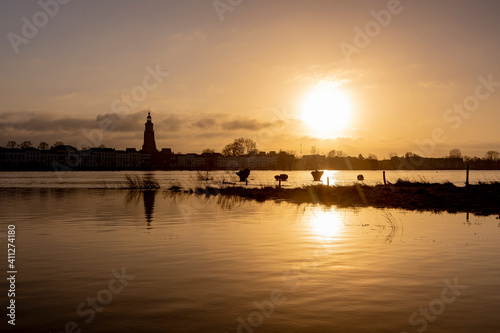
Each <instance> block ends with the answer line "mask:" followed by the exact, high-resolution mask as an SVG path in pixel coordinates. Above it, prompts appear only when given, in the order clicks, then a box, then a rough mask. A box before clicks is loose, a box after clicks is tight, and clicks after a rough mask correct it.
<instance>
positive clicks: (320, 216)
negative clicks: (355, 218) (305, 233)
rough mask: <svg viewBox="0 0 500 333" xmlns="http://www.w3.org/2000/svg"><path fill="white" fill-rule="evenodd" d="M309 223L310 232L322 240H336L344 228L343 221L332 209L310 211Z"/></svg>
mask: <svg viewBox="0 0 500 333" xmlns="http://www.w3.org/2000/svg"><path fill="white" fill-rule="evenodd" d="M309 223H310V225H311V227H312V231H313V232H314V233H315V234H316V235H318V236H319V237H321V238H322V239H324V240H331V239H332V238H337V237H338V236H339V234H340V232H341V231H342V229H343V227H344V220H343V218H342V216H341V215H340V214H339V212H338V211H335V210H334V209H326V210H325V209H316V210H312V211H311V215H310V220H309Z"/></svg>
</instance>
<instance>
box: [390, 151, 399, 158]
mask: <svg viewBox="0 0 500 333" xmlns="http://www.w3.org/2000/svg"><path fill="white" fill-rule="evenodd" d="M394 157H398V153H395V152H393V151H391V152H390V153H389V159H391V160H392V159H393V158H394Z"/></svg>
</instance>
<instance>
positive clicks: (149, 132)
mask: <svg viewBox="0 0 500 333" xmlns="http://www.w3.org/2000/svg"><path fill="white" fill-rule="evenodd" d="M144 126H145V128H144V143H143V144H142V150H143V151H144V152H146V153H149V154H152V153H156V152H158V150H157V149H156V142H155V132H154V130H153V123H152V122H151V111H148V118H147V121H146V123H145V124H144Z"/></svg>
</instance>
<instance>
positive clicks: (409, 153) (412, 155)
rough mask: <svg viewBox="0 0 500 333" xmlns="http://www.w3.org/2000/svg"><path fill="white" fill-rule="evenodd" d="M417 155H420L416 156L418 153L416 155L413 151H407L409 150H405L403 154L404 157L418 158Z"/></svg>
mask: <svg viewBox="0 0 500 333" xmlns="http://www.w3.org/2000/svg"><path fill="white" fill-rule="evenodd" d="M418 157H420V156H418V155H417V154H415V153H412V152H411V151H409V152H407V153H406V154H405V158H418Z"/></svg>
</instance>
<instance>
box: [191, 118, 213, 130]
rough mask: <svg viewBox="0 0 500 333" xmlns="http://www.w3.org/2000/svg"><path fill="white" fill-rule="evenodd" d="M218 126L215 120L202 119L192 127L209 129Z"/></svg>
mask: <svg viewBox="0 0 500 333" xmlns="http://www.w3.org/2000/svg"><path fill="white" fill-rule="evenodd" d="M216 125H217V122H216V121H215V119H213V118H201V119H200V120H198V121H195V122H194V123H192V124H191V127H196V128H201V129H207V128H212V127H215V126H216Z"/></svg>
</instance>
